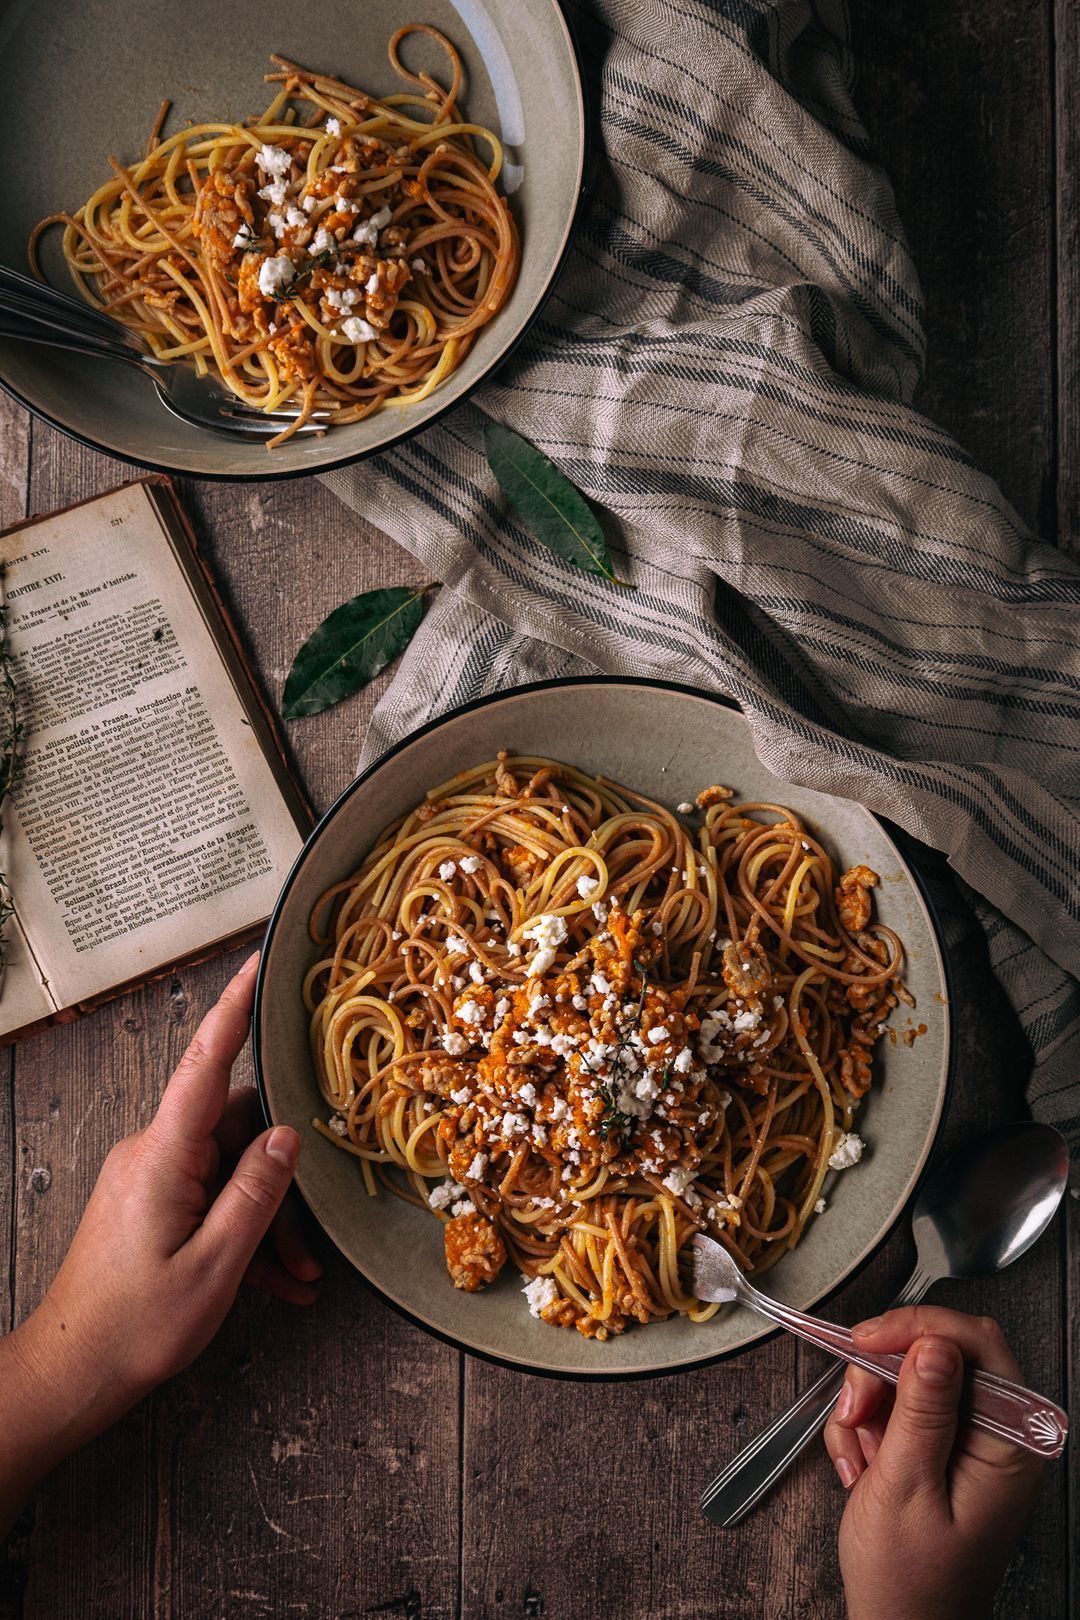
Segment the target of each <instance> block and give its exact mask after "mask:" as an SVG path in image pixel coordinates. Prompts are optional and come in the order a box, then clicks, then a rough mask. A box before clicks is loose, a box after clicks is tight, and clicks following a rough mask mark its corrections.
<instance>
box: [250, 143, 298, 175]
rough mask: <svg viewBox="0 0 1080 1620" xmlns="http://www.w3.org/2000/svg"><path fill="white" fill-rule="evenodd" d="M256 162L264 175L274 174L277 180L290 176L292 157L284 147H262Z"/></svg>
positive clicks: (257, 154) (256, 155)
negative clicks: (285, 175) (286, 175)
mask: <svg viewBox="0 0 1080 1620" xmlns="http://www.w3.org/2000/svg"><path fill="white" fill-rule="evenodd" d="M255 162H256V163H257V164H258V166H259V168H260V169H261V170H262V171H263V173H264V174H272V175H273V176H274V178H275V179H279V178H280V177H281V176H282V175H283V174H288V172H289V170H290V169H291V168H292V157H291V155H290V154H289V153H288V152H286V150H285V148H284V147H283V146H260V148H259V150H258V151H257V152H256V154H255Z"/></svg>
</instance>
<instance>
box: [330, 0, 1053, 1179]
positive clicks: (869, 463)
mask: <svg viewBox="0 0 1080 1620" xmlns="http://www.w3.org/2000/svg"><path fill="white" fill-rule="evenodd" d="M567 10H568V14H569V15H570V17H571V20H572V22H573V23H574V25H575V27H576V29H577V31H578V34H579V39H580V43H581V46H582V51H583V56H584V60H585V67H586V74H587V77H588V80H589V83H590V92H591V95H592V106H593V114H594V119H595V150H594V157H593V171H592V174H591V178H590V184H589V188H588V193H587V200H586V206H585V210H584V214H583V218H582V222H581V226H580V231H579V234H578V237H577V240H576V244H575V246H574V248H573V250H572V252H571V255H570V258H569V261H568V263H567V265H566V267H565V270H564V272H563V274H562V275H561V277H560V279H559V281H558V284H557V287H556V289H555V292H554V294H553V296H552V297H551V299H550V301H549V302H548V304H547V305H546V307H545V309H544V312H543V314H542V316H541V318H540V320H539V321H538V322H537V323H536V325H535V326H534V327H533V329H532V331H531V334H530V336H529V338H528V339H527V341H526V342H525V344H524V345H523V347H522V348H521V349H519V351H518V352H517V354H516V355H515V356H514V358H513V360H512V361H511V362H510V363H509V364H508V365H507V366H506V367H505V368H504V369H503V370H502V371H501V372H500V373H499V375H498V376H497V378H496V379H495V380H494V382H492V383H490V384H489V385H488V386H487V387H486V388H485V389H484V390H483V392H482V393H481V394H480V395H478V396H476V398H475V401H474V403H472V404H469V405H466V406H463V407H462V408H461V409H459V410H457V411H456V412H454V413H453V415H452V416H450V417H449V418H448V419H447V420H446V422H445V423H444V424H443V425H440V426H437V427H434V428H432V429H431V430H430V431H429V432H427V433H425V434H423V435H422V436H420V437H419V438H417V439H414V440H412V441H411V442H410V443H408V444H406V445H404V446H402V447H401V448H399V449H397V450H395V451H393V452H392V453H389V454H386V455H383V456H380V457H378V458H376V459H375V460H372V461H369V462H367V463H365V464H364V465H363V466H362V467H357V468H353V469H345V470H343V471H340V472H337V473H334V474H331V475H329V477H328V478H327V483H328V484H329V486H330V488H331V489H333V490H334V491H335V492H336V494H337V495H338V496H340V498H341V499H342V500H343V501H345V502H347V503H348V504H349V505H350V506H351V507H352V508H353V509H354V510H355V511H357V512H359V513H361V514H363V516H364V517H365V518H367V519H369V520H370V521H371V522H372V523H374V524H376V525H378V526H379V527H381V528H383V529H388V530H389V531H390V532H391V533H392V534H393V535H394V536H395V538H396V539H397V540H399V541H400V542H401V543H402V544H403V545H404V546H406V547H407V548H408V549H409V550H410V551H411V552H412V553H413V554H414V555H415V556H416V557H417V558H419V559H421V560H422V561H423V563H424V565H425V567H426V568H427V569H428V570H429V571H430V572H431V574H432V576H433V577H434V578H437V579H439V580H441V581H443V582H444V583H445V585H446V587H447V589H445V590H443V591H442V592H440V594H439V596H438V598H437V600H436V601H435V603H434V604H433V606H432V608H431V609H430V611H429V612H428V615H427V617H426V619H425V621H424V624H423V626H422V628H421V630H420V632H419V634H418V635H417V637H416V639H415V640H414V641H413V643H412V646H411V648H410V649H409V651H408V653H407V654H406V656H405V658H404V661H403V663H402V666H401V668H400V670H399V673H398V674H397V677H396V679H395V680H394V681H393V683H392V685H391V686H390V688H389V690H388V692H387V694H386V696H385V697H384V698H383V700H382V702H381V703H380V704H379V707H378V708H377V710H376V713H375V716H374V719H373V721H372V725H371V730H370V732H369V735H368V738H367V742H366V745H365V750H364V763H368V762H370V761H371V760H372V759H374V758H376V757H377V756H378V755H379V754H380V753H381V752H382V751H383V750H384V749H385V748H386V747H387V746H388V745H389V744H390V743H391V742H393V741H395V740H396V739H397V738H399V737H401V736H402V735H403V734H405V733H406V732H408V731H409V730H411V729H412V728H413V727H415V726H417V725H419V724H421V723H423V722H424V721H425V720H428V719H430V718H431V717H432V716H433V715H435V714H438V713H440V712H441V711H443V710H445V709H448V708H451V707H453V706H454V705H455V704H459V703H462V702H465V701H467V700H469V699H472V698H475V697H478V696H480V695H483V694H486V693H490V692H495V691H501V690H504V689H505V688H507V687H510V686H514V685H518V684H520V683H522V682H526V681H531V680H537V679H541V678H548V677H552V676H562V675H580V674H590V673H595V672H597V671H601V672H604V673H606V674H612V675H647V676H652V677H656V678H660V679H668V680H674V681H681V682H685V683H688V684H690V685H693V686H697V687H700V688H702V689H705V690H710V691H717V692H723V693H726V694H728V695H729V696H731V697H733V698H735V699H736V701H737V702H738V703H739V704H740V705H741V707H742V709H743V712H744V714H745V715H746V717H747V719H748V720H749V722H750V725H751V727H752V730H753V735H754V741H755V746H756V748H757V752H758V754H759V756H760V757H761V759H762V761H763V762H764V763H765V764H766V765H767V766H768V767H769V768H770V769H771V770H773V771H775V772H776V773H777V775H779V776H781V777H783V778H785V779H786V780H789V781H792V782H796V783H800V784H802V785H805V786H809V787H815V788H820V789H823V790H825V791H827V792H830V793H834V794H838V795H840V796H842V797H845V798H851V799H857V800H860V801H861V802H862V803H863V804H865V805H867V806H869V807H870V809H872V810H875V811H877V812H879V813H880V814H882V815H884V816H887V817H888V818H889V819H890V820H891V821H893V822H895V823H898V824H899V825H900V826H901V827H903V828H904V829H906V831H907V832H908V833H910V834H912V835H913V836H914V837H915V838H917V839H920V840H922V841H923V842H924V843H926V844H928V845H931V846H933V848H934V849H936V850H940V851H942V852H944V854H945V855H946V856H947V858H948V861H949V863H950V865H951V866H952V867H953V869H954V871H955V873H956V874H958V876H959V877H960V879H961V880H962V881H963V884H965V885H967V886H968V887H967V892H968V898H969V899H970V900H971V902H972V904H973V906H974V909H975V912H976V915H977V917H978V919H979V922H980V923H981V925H982V927H983V929H984V931H985V935H986V940H987V945H988V948H989V953H990V958H991V962H992V964H993V967H994V970H995V972H996V974H997V976H998V979H999V981H1000V983H1001V984H1002V986H1003V988H1004V990H1005V992H1006V994H1007V995H1008V997H1009V1000H1010V1001H1011V1003H1012V1004H1013V1006H1014V1008H1015V1010H1016V1013H1017V1014H1018V1016H1019V1019H1020V1022H1021V1024H1022V1026H1023V1029H1024V1031H1025V1033H1026V1035H1027V1038H1028V1040H1029V1042H1030V1044H1031V1047H1032V1050H1033V1053H1034V1067H1033V1073H1032V1077H1031V1081H1030V1085H1029V1093H1028V1094H1029V1097H1030V1101H1031V1104H1032V1107H1033V1109H1034V1111H1035V1113H1036V1114H1037V1115H1038V1116H1039V1117H1041V1118H1044V1119H1047V1120H1049V1121H1051V1122H1053V1123H1054V1124H1056V1125H1057V1126H1058V1127H1059V1128H1060V1129H1062V1130H1064V1131H1065V1132H1066V1134H1067V1135H1069V1137H1070V1139H1071V1141H1072V1143H1073V1145H1074V1148H1076V1147H1077V1146H1080V1101H1078V1096H1080V985H1078V984H1077V982H1076V980H1077V978H1080V882H1078V878H1077V873H1078V870H1080V817H1078V813H1077V812H1078V808H1080V728H1078V726H1077V718H1078V716H1080V635H1078V633H1077V631H1078V617H1077V606H1078V604H1080V570H1078V569H1077V567H1076V566H1075V565H1074V564H1073V563H1072V562H1071V561H1070V560H1069V559H1068V558H1067V557H1065V556H1063V555H1062V554H1061V553H1059V552H1057V551H1055V550H1053V549H1052V548H1050V547H1048V546H1045V545H1042V544H1040V543H1038V542H1037V541H1035V540H1034V539H1033V538H1032V537H1031V536H1030V535H1029V534H1028V533H1027V532H1026V531H1025V530H1024V528H1023V526H1022V524H1021V523H1020V521H1019V519H1018V517H1017V515H1016V514H1015V513H1014V512H1013V511H1012V510H1011V508H1010V507H1009V506H1008V504H1007V503H1006V501H1005V500H1004V498H1003V497H1002V495H1001V492H1000V491H999V490H998V488H997V487H996V485H995V484H994V483H993V482H992V480H991V479H989V478H988V477H986V476H985V475H984V474H983V473H980V472H979V471H978V470H977V469H976V468H975V467H974V466H973V465H972V463H971V460H970V458H969V457H968V456H967V455H965V453H964V451H963V450H962V449H961V448H960V446H959V445H957V444H956V443H955V442H954V441H953V440H952V439H951V438H949V437H948V435H946V434H945V433H943V432H941V431H940V430H939V429H937V428H935V427H934V426H933V424H932V423H930V422H928V421H926V420H925V419H924V418H923V417H921V416H919V415H918V413H917V412H916V411H914V410H913V409H912V408H911V406H910V403H909V401H910V399H911V396H912V392H913V390H914V388H915V386H916V383H917V381H918V379H919V375H920V369H921V365H922V359H923V327H922V317H921V300H920V292H919V284H918V279H917V276H916V273H915V270H914V268H913V266H912V263H911V260H910V258H909V255H908V250H907V247H906V245H905V241H904V237H903V233H902V230H901V227H900V224H899V221H898V219H897V216H896V211H895V206H894V202H893V196H892V192H891V190H890V187H889V184H888V181H887V180H886V178H885V176H884V174H883V173H882V172H881V170H880V169H879V168H876V167H875V166H874V165H873V163H872V162H871V161H870V159H869V157H868V155H867V154H868V141H867V138H866V135H865V132H864V131H863V128H862V126H861V124H860V123H859V120H858V118H857V116H856V114H855V111H854V109H853V106H852V103H851V100H850V93H849V92H850V61H849V58H848V56H847V53H846V49H845V47H844V45H843V44H842V42H841V40H842V27H841V26H838V27H837V28H836V31H835V32H833V31H831V29H830V27H828V26H827V24H829V23H830V21H831V20H832V18H833V14H834V13H835V20H836V22H837V24H842V22H843V17H844V6H843V0H835V3H834V0H816V3H815V4H814V5H812V6H808V5H806V4H805V3H802V0H798V3H796V0H591V3H584V4H568V6H567ZM525 250H526V252H527V251H528V245H527V244H526V249H525ZM487 416H492V417H495V418H496V419H498V420H499V421H502V422H505V423H507V424H508V425H509V426H511V427H513V428H516V429H517V430H518V431H520V432H521V433H522V434H524V435H525V436H526V437H527V438H529V439H531V440H533V442H534V443H536V444H538V445H539V446H540V447H541V449H543V450H544V451H545V452H546V453H547V454H548V455H550V456H551V457H552V459H553V460H554V461H555V462H556V463H557V464H558V465H559V466H560V467H561V468H562V470H563V471H564V472H565V473H566V474H567V475H568V476H569V477H570V478H571V479H572V480H573V481H574V482H575V483H576V484H577V485H578V486H579V487H580V488H581V489H582V490H583V491H584V493H585V494H586V495H587V496H588V497H589V498H590V499H591V500H592V501H593V502H594V503H595V504H596V505H597V506H598V507H600V508H602V509H603V510H604V511H605V512H606V513H608V514H610V515H611V519H612V521H611V523H610V524H609V525H608V528H609V535H610V536H611V538H612V554H613V558H614V560H615V562H616V565H617V567H618V569H619V572H620V574H621V575H622V577H623V578H625V579H628V580H630V581H631V582H632V584H633V585H634V587H635V588H634V590H632V591H627V590H621V589H619V588H618V587H615V586H611V585H609V584H608V583H607V582H606V581H604V580H602V579H594V578H592V577H591V576H589V575H586V574H583V573H581V572H579V571H577V570H575V569H573V568H571V567H570V566H569V565H567V564H565V563H563V562H561V561H559V559H557V558H556V557H554V556H552V555H551V554H550V553H549V552H548V551H546V550H545V549H544V548H543V547H542V546H540V545H538V544H537V543H536V542H535V541H534V540H532V539H531V538H530V536H529V535H528V534H527V533H526V532H524V530H523V529H522V528H521V527H520V526H519V525H518V523H517V522H516V520H515V518H514V516H513V514H512V513H511V511H510V510H509V508H508V507H507V505H506V503H505V502H504V501H503V500H502V498H501V496H500V494H499V491H498V488H497V485H496V484H495V481H494V479H493V477H492V475H491V473H490V471H489V470H488V468H487V465H486V462H485V460H484V457H483V453H482V448H481V433H482V429H483V425H484V422H485V420H486V418H487ZM605 522H607V520H606V519H605Z"/></svg>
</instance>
